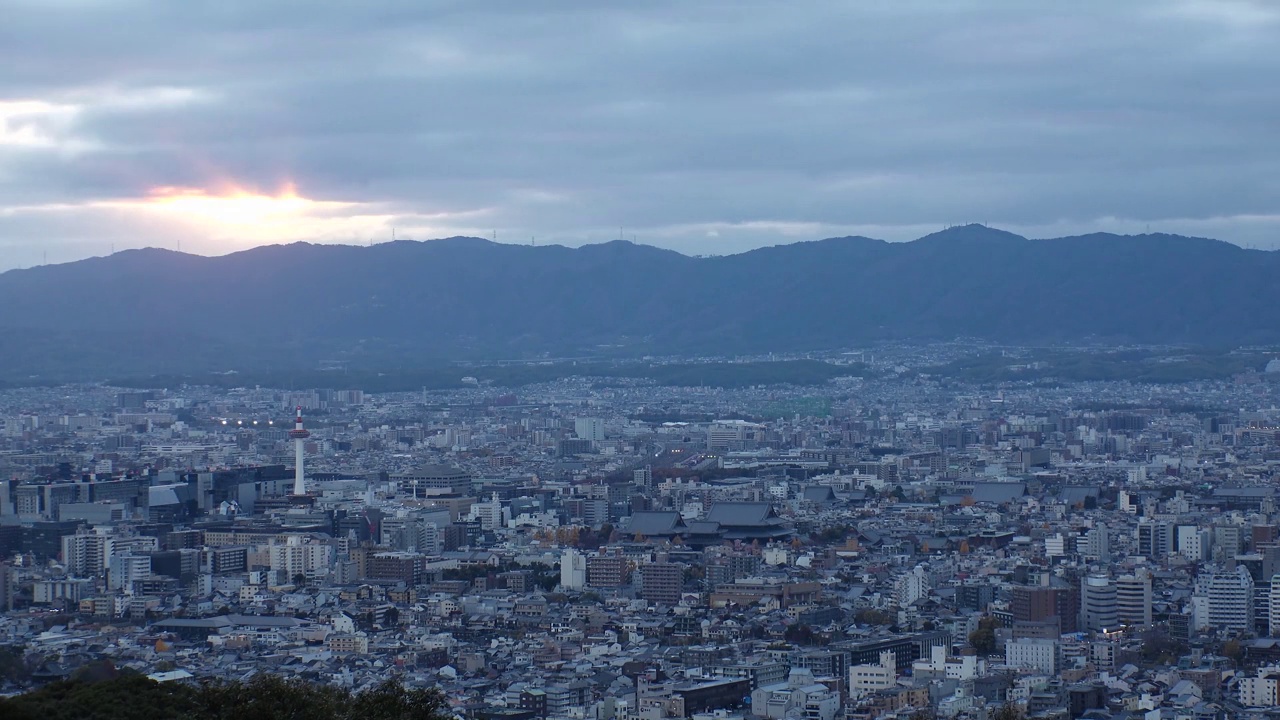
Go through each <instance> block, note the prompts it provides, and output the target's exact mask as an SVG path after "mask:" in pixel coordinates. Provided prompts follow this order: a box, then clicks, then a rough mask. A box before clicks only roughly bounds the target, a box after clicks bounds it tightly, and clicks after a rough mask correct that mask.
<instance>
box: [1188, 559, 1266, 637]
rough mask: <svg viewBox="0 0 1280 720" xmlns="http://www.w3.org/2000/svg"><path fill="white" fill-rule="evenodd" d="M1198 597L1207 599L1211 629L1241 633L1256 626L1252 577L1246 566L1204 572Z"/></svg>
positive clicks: (1198, 583)
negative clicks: (1231, 569)
mask: <svg viewBox="0 0 1280 720" xmlns="http://www.w3.org/2000/svg"><path fill="white" fill-rule="evenodd" d="M1195 594H1196V595H1198V596H1200V597H1203V598H1205V605H1206V610H1207V617H1206V618H1205V623H1206V624H1207V625H1208V626H1210V627H1215V628H1222V629H1228V630H1242V631H1248V630H1249V629H1250V628H1252V627H1253V578H1252V577H1251V576H1250V575H1249V571H1248V570H1247V569H1245V568H1244V567H1243V566H1239V567H1237V568H1236V569H1235V570H1234V571H1226V570H1209V571H1207V572H1203V573H1201V574H1200V577H1199V578H1197V580H1196V591H1195Z"/></svg>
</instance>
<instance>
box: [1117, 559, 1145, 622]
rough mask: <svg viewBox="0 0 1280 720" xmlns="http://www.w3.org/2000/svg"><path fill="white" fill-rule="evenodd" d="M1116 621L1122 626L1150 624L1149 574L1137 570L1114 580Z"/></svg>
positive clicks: (1140, 569) (1142, 570)
mask: <svg viewBox="0 0 1280 720" xmlns="http://www.w3.org/2000/svg"><path fill="white" fill-rule="evenodd" d="M1115 584H1116V619H1117V620H1119V621H1120V622H1121V624H1124V625H1142V626H1147V625H1150V624H1151V573H1150V572H1148V571H1147V570H1145V569H1142V568H1139V569H1138V570H1137V571H1136V572H1135V573H1134V574H1133V575H1122V576H1120V577H1118V578H1116V583H1115Z"/></svg>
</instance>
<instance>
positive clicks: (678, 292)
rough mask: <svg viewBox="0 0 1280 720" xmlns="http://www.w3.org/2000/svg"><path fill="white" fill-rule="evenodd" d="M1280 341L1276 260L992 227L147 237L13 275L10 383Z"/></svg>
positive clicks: (2, 353)
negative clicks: (321, 241) (921, 348)
mask: <svg viewBox="0 0 1280 720" xmlns="http://www.w3.org/2000/svg"><path fill="white" fill-rule="evenodd" d="M960 336H964V337H980V338H987V339H992V340H1000V341H1010V342H1049V341H1083V340H1092V341H1116V342H1121V341H1124V342H1147V343H1175V342H1176V343H1192V344H1215V345H1223V344H1240V343H1262V342H1280V253H1276V252H1263V251H1258V250H1246V249H1243V248H1240V247H1237V246H1234V245H1231V244H1228V243H1224V242H1218V241H1214V240H1206V239H1199V238H1187V237H1180V236H1171V235H1140V236H1116V235H1107V234H1095V235H1085V236H1080V237H1068V238H1059V239H1053V240H1028V239H1026V238H1023V237H1020V236H1018V235H1014V234H1011V233H1007V232H1003V231H1000V230H996V229H991V228H986V227H983V226H981V225H969V226H964V227H955V228H951V229H948V230H945V231H943V232H939V233H935V234H933V235H929V236H927V237H924V238H921V239H919V240H916V241H914V242H908V243H887V242H883V241H880V240H873V239H869V238H863V237H845V238H832V239H828V240H821V241H817V242H806V243H798V244H794V245H784V246H777V247H769V248H763V249H759V250H754V251H751V252H746V253H742V254H738V255H729V256H724V257H709V258H695V257H688V256H685V255H681V254H679V253H676V252H671V251H667V250H660V249H657V248H652V247H647V246H643V245H634V244H631V243H627V242H610V243H605V244H602V245H589V246H585V247H581V248H577V249H570V248H564V247H558V246H550V247H530V246H521V245H502V244H495V243H491V242H488V241H485V240H481V239H477V238H446V239H442V240H432V241H427V242H409V241H400V242H392V243H383V244H380V245H374V246H372V247H356V246H335V245H311V244H306V243H298V244H293V245H285V246H271V247H262V248H257V249H253V250H248V251H244V252H239V253H235V254H232V255H226V256H222V257H211V258H206V257H199V256H194V255H184V254H180V253H174V252H170V251H166V250H154V249H151V250H135V251H127V252H121V253H117V254H115V255H112V256H110V257H105V258H92V259H88V260H83V261H79V262H74V263H68V264H64V265H51V266H42V267H36V268H31V269H26V270H13V271H10V272H6V273H4V274H0V377H7V378H11V379H12V378H24V377H28V376H30V375H40V376H42V377H58V378H70V379H84V378H105V377H109V376H121V375H142V374H149V373H177V372H201V371H210V370H214V371H218V370H231V369H235V370H241V371H244V370H263V369H270V368H281V367H289V368H308V367H314V366H315V365H316V364H317V363H318V362H320V361H322V360H345V361H347V362H349V363H350V364H351V365H352V366H353V367H372V368H389V369H394V368H396V367H418V366H422V365H425V364H429V363H433V362H439V361H441V360H446V359H463V358H470V359H486V358H521V357H532V356H536V355H538V354H541V353H551V354H554V355H558V356H566V355H567V356H600V355H602V354H603V355H608V354H613V355H640V354H651V353H660V354H682V353H730V352H753V351H781V350H806V349H825V348H836V347H844V346H848V345H852V344H856V343H863V342H868V341H875V340H892V339H897V340H908V339H909V340H928V339H951V338H955V337H960Z"/></svg>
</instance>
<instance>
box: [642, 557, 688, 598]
mask: <svg viewBox="0 0 1280 720" xmlns="http://www.w3.org/2000/svg"><path fill="white" fill-rule="evenodd" d="M683 586H684V568H683V567H682V566H680V565H678V564H676V563H672V562H665V561H659V562H653V563H649V564H648V565H645V566H643V567H641V568H640V597H642V598H644V599H645V600H648V601H649V602H651V603H655V604H662V605H675V604H676V603H678V602H680V591H681V590H682V589H683Z"/></svg>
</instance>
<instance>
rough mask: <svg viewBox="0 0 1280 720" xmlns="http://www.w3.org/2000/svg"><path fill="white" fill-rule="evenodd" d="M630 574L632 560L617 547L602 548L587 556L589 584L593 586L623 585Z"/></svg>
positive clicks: (612, 586) (611, 586) (614, 586)
mask: <svg viewBox="0 0 1280 720" xmlns="http://www.w3.org/2000/svg"><path fill="white" fill-rule="evenodd" d="M630 574H631V573H630V561H629V560H627V557H626V556H625V555H623V554H622V551H621V550H618V549H616V548H606V549H602V550H600V551H599V552H597V553H596V554H594V555H591V556H590V557H588V558H587V585H589V586H591V587H593V588H618V587H622V586H623V585H626V584H627V577H628V576H629V575H630Z"/></svg>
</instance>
